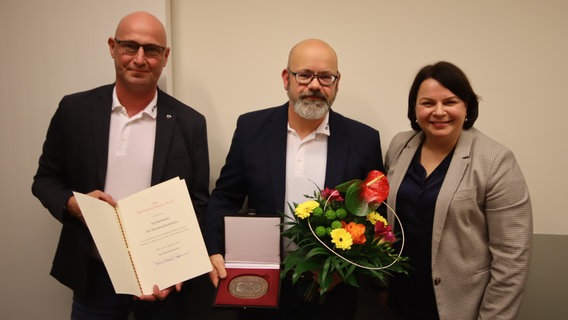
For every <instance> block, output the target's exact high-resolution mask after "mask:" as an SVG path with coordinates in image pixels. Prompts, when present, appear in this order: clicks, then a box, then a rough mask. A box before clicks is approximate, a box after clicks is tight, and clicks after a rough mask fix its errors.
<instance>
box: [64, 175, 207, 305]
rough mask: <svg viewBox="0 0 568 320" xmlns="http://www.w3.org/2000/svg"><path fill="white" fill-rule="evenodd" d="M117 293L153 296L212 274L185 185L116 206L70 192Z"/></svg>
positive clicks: (167, 185) (159, 188)
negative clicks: (200, 276)
mask: <svg viewBox="0 0 568 320" xmlns="http://www.w3.org/2000/svg"><path fill="white" fill-rule="evenodd" d="M73 194H74V195H75V198H76V199H77V202H78V203H79V207H80V208H81V211H82V212H83V217H84V218H85V221H86V223H87V226H88V227H89V230H90V232H91V235H92V236H93V239H94V241H95V244H96V245H97V249H98V250H99V253H100V255H101V258H102V260H103V262H104V264H105V267H106V269H107V271H108V273H109V276H110V279H111V281H112V284H113V286H114V290H115V292H116V293H125V294H132V295H136V296H140V295H142V294H152V288H153V286H154V284H156V285H158V288H160V289H165V288H167V287H170V286H172V285H175V284H176V283H180V282H183V281H185V280H188V279H191V278H193V277H196V276H198V275H201V274H204V273H206V272H209V271H211V263H210V262H209V256H208V254H207V250H206V248H205V243H204V242H203V237H202V235H201V230H200V228H199V224H198V222H197V218H196V216H195V211H194V209H193V205H192V203H191V198H190V197H189V193H188V191H187V186H186V184H185V182H184V181H183V180H180V179H179V178H174V179H170V180H168V181H165V182H162V183H160V184H157V185H155V186H153V187H151V188H148V189H145V190H142V191H140V192H138V193H136V194H133V195H131V196H128V197H126V198H124V199H121V200H120V201H117V205H116V208H114V207H113V206H111V205H110V204H108V203H107V202H105V201H102V200H99V199H96V198H93V197H91V196H88V195H85V194H82V193H77V192H74V193H73Z"/></svg>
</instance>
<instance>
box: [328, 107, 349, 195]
mask: <svg viewBox="0 0 568 320" xmlns="http://www.w3.org/2000/svg"><path fill="white" fill-rule="evenodd" d="M329 130H330V135H329V138H328V141H327V160H326V169H325V184H324V186H323V187H324V188H325V187H329V188H334V187H335V186H337V185H338V184H340V183H342V182H344V180H345V179H346V178H345V177H344V176H345V168H347V159H348V157H349V149H350V145H349V140H348V139H347V136H348V135H347V134H343V131H344V130H345V128H343V127H342V126H341V122H340V121H338V118H337V114H336V113H335V112H333V111H332V110H330V111H329Z"/></svg>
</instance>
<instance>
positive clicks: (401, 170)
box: [387, 131, 424, 223]
mask: <svg viewBox="0 0 568 320" xmlns="http://www.w3.org/2000/svg"><path fill="white" fill-rule="evenodd" d="M422 140H424V133H423V132H421V131H420V132H418V133H414V134H413V135H411V136H410V137H409V140H408V141H406V142H405V143H404V144H403V145H402V149H400V151H398V152H399V153H400V156H396V155H395V156H394V158H396V159H397V161H396V166H391V167H390V168H389V171H388V179H389V184H390V185H391V186H395V187H394V188H391V190H393V191H394V192H391V193H390V194H389V196H388V200H387V202H388V203H389V205H390V206H391V207H392V208H393V209H394V210H395V212H396V196H397V191H398V187H399V186H400V184H401V183H402V179H404V176H405V175H406V171H407V170H408V166H410V162H411V161H412V158H414V154H415V153H416V150H418V147H419V146H420V144H421V143H422ZM389 223H391V221H389Z"/></svg>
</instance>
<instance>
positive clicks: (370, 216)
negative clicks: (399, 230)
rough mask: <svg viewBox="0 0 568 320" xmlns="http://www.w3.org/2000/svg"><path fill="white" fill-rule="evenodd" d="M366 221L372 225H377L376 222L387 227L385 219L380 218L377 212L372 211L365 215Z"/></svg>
mask: <svg viewBox="0 0 568 320" xmlns="http://www.w3.org/2000/svg"><path fill="white" fill-rule="evenodd" d="M367 220H368V221H369V222H371V223H372V224H373V225H374V224H376V223H377V221H381V222H382V223H383V224H384V225H385V226H387V225H388V224H389V223H388V222H387V219H385V218H384V217H383V216H381V215H380V214H379V213H378V212H377V211H373V212H371V213H369V214H368V215H367Z"/></svg>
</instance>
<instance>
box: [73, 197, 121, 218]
mask: <svg viewBox="0 0 568 320" xmlns="http://www.w3.org/2000/svg"><path fill="white" fill-rule="evenodd" d="M87 195H88V196H91V197H93V198H97V199H100V200H103V201H106V202H108V204H110V205H111V206H113V207H114V206H116V201H115V200H114V199H113V198H112V196H111V195H110V194H108V193H104V192H103V191H101V190H94V191H91V192H89V193H87ZM67 212H69V214H70V215H71V216H73V217H75V218H77V219H79V220H81V221H82V222H83V223H85V218H83V213H82V212H81V208H79V204H78V203H77V199H75V196H71V197H70V198H69V200H67Z"/></svg>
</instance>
